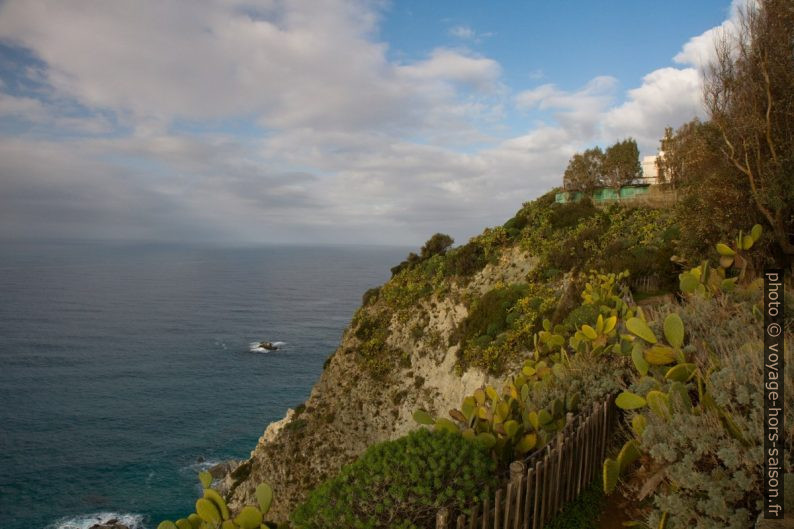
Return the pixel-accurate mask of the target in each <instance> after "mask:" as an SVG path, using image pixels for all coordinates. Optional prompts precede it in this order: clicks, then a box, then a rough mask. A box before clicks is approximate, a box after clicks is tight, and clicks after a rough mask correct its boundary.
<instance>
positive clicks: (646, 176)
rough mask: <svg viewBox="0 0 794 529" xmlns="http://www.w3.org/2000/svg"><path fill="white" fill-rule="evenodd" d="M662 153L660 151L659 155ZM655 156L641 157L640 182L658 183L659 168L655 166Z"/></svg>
mask: <svg viewBox="0 0 794 529" xmlns="http://www.w3.org/2000/svg"><path fill="white" fill-rule="evenodd" d="M663 155H664V153H662V152H660V153H659V156H663ZM656 158H657V157H656V156H644V157H643V158H642V162H641V165H642V178H640V179H639V182H640V183H641V184H650V185H652V186H653V185H656V184H658V183H659V168H658V167H656Z"/></svg>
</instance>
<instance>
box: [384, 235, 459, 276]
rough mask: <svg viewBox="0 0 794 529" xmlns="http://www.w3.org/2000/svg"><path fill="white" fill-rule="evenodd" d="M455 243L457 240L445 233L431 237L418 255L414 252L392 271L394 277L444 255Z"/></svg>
mask: <svg viewBox="0 0 794 529" xmlns="http://www.w3.org/2000/svg"><path fill="white" fill-rule="evenodd" d="M454 242H455V240H454V239H453V238H452V237H450V236H449V235H446V234H444V233H436V234H435V235H433V236H432V237H430V238H429V239H428V240H427V242H425V244H424V245H423V246H422V249H421V250H420V253H419V254H418V255H417V254H416V253H414V252H411V253H409V254H408V257H406V258H405V260H404V261H403V262H401V263H400V264H398V265H397V266H395V267H392V269H391V275H392V277H394V276H396V275H397V274H399V273H400V272H402V271H403V270H405V269H406V268H412V267H415V266H416V265H418V264H419V263H422V262H424V261H427V260H428V259H430V258H431V257H433V256H435V255H443V254H445V253H446V251H447V250H449V248H450V246H452V244H453V243H454Z"/></svg>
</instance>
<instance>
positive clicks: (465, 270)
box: [447, 240, 488, 277]
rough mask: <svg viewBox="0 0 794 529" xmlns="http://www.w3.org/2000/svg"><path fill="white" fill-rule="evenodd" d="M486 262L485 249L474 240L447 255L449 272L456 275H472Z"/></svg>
mask: <svg viewBox="0 0 794 529" xmlns="http://www.w3.org/2000/svg"><path fill="white" fill-rule="evenodd" d="M487 263H488V260H487V259H486V257H485V249H484V248H483V247H482V245H481V244H480V243H479V242H477V241H474V240H473V241H470V242H469V243H468V244H464V245H463V246H461V247H460V248H457V249H456V250H455V251H453V252H450V253H449V254H448V255H447V266H448V269H449V272H450V273H452V274H454V275H457V276H463V277H467V276H471V275H474V274H476V273H477V272H479V271H480V270H482V269H483V268H484V267H485V265H486V264H487Z"/></svg>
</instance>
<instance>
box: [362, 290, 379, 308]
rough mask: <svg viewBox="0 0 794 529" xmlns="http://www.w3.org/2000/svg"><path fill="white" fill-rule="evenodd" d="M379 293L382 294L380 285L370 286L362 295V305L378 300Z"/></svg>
mask: <svg viewBox="0 0 794 529" xmlns="http://www.w3.org/2000/svg"><path fill="white" fill-rule="evenodd" d="M378 295H380V287H375V288H370V289H369V290H367V291H366V292H364V295H363V296H362V297H361V305H362V306H365V307H366V306H367V305H369V304H370V303H372V302H375V301H377V299H378Z"/></svg>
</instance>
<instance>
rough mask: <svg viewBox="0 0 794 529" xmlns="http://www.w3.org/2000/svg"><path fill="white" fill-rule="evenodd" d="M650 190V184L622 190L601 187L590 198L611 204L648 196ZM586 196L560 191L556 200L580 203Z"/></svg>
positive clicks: (574, 192)
mask: <svg viewBox="0 0 794 529" xmlns="http://www.w3.org/2000/svg"><path fill="white" fill-rule="evenodd" d="M650 190H651V186H650V185H649V184H634V185H628V186H623V187H621V188H620V189H614V188H611V187H601V188H598V189H596V190H595V191H593V193H592V195H590V198H591V199H592V200H593V202H595V203H599V202H610V201H616V200H624V199H632V198H637V197H641V196H643V195H647V194H648V193H649V192H650ZM584 196H585V195H584V193H582V192H581V191H560V192H559V193H557V194H556V195H555V197H554V199H555V201H556V202H558V203H560V204H565V203H567V202H578V201H580V200H581V199H582V197H584Z"/></svg>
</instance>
